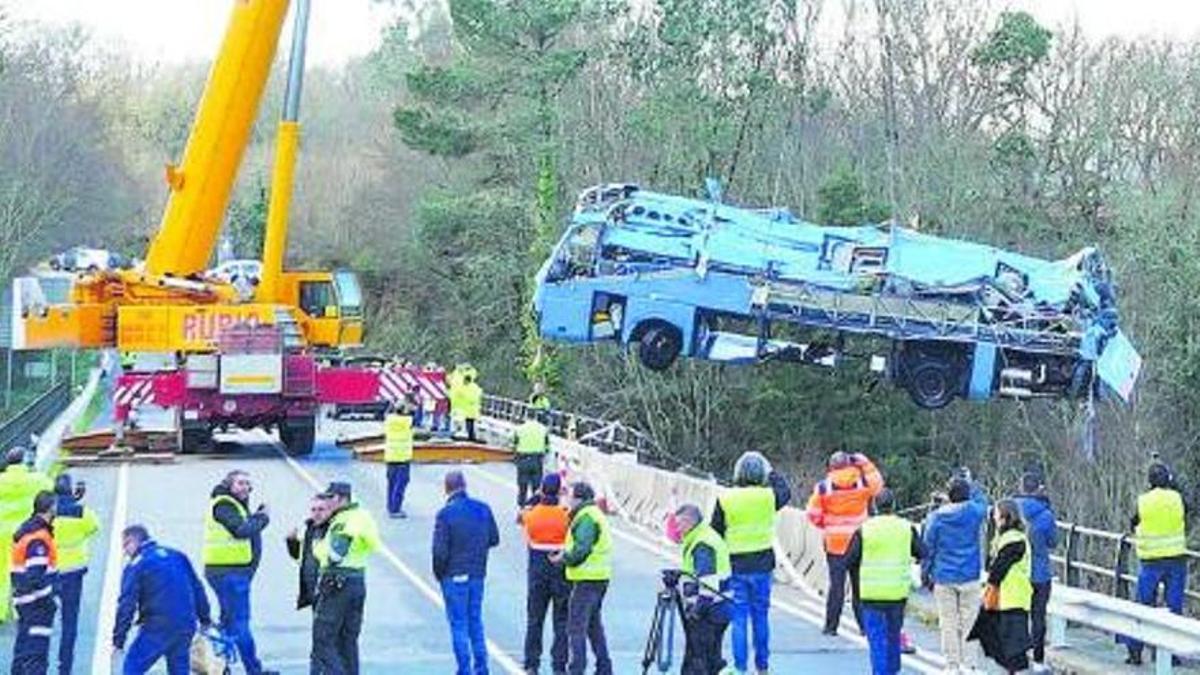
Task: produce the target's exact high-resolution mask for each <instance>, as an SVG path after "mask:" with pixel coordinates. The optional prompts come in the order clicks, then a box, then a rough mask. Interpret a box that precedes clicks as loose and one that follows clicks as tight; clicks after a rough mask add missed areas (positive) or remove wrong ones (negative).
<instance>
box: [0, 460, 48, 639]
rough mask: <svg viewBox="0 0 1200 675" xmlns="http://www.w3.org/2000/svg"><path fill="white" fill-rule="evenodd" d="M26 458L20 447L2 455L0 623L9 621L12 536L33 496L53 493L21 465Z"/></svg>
mask: <svg viewBox="0 0 1200 675" xmlns="http://www.w3.org/2000/svg"><path fill="white" fill-rule="evenodd" d="M26 454H27V453H26V450H25V448H23V447H20V446H17V447H14V448H12V449H10V450H9V451H8V453H7V454H6V455H5V462H6V464H7V468H5V470H4V472H3V473H0V623H4V622H7V621H8V620H9V619H10V618H12V604H11V603H10V602H9V598H10V590H9V584H10V579H9V574H8V566H9V562H10V561H11V558H12V556H11V555H10V554H9V551H10V550H11V548H12V543H13V534H14V533H15V532H16V531H17V528H18V527H20V526H21V523H22V522H24V521H25V519H26V518H28V517H29V513H30V511H31V510H32V509H33V498H34V497H35V496H36V495H37V493H39V492H42V491H52V490H53V489H54V483H52V482H51V481H50V479H49V478H47V477H46V476H45V475H43V474H42V473H40V472H38V471H34V470H32V469H30V468H29V467H28V466H26V465H25V455H26Z"/></svg>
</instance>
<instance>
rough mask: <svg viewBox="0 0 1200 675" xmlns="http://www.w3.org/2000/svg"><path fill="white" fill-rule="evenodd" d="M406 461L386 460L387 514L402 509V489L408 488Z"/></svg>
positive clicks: (398, 511)
mask: <svg viewBox="0 0 1200 675" xmlns="http://www.w3.org/2000/svg"><path fill="white" fill-rule="evenodd" d="M408 474H409V463H408V462H388V465H387V510H388V513H389V514H396V513H400V512H401V511H403V510H404V491H405V490H407V489H408Z"/></svg>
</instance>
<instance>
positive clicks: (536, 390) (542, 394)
mask: <svg viewBox="0 0 1200 675" xmlns="http://www.w3.org/2000/svg"><path fill="white" fill-rule="evenodd" d="M529 407H531V408H533V409H534V410H546V411H548V410H550V397H549V396H548V395H547V394H546V385H544V384H542V383H541V382H535V383H534V384H533V393H532V394H530V395H529Z"/></svg>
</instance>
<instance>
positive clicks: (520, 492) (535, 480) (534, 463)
mask: <svg viewBox="0 0 1200 675" xmlns="http://www.w3.org/2000/svg"><path fill="white" fill-rule="evenodd" d="M542 459H543V457H542V455H540V454H537V455H531V454H526V455H517V459H516V462H517V506H525V504H526V503H528V501H529V499H530V498H531V497H533V495H534V493H536V492H537V491H538V489H540V488H541V486H542Z"/></svg>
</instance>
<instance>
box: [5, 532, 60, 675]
mask: <svg viewBox="0 0 1200 675" xmlns="http://www.w3.org/2000/svg"><path fill="white" fill-rule="evenodd" d="M57 568H58V550H57V549H56V548H55V546H54V532H53V530H52V529H51V528H50V523H49V522H48V521H47V520H46V519H45V518H43V517H42V516H41V515H38V514H34V515H33V516H31V517H30V518H29V520H26V521H25V522H24V523H23V524H22V525H21V527H19V528H17V532H16V534H14V535H13V545H12V560H11V567H10V568H9V573H10V575H11V577H12V601H13V605H14V606H15V607H16V608H17V639H16V641H15V642H14V643H13V662H12V672H13V675H34V674H35V673H36V674H38V675H44V674H45V673H46V671H47V670H48V669H49V667H50V663H49V657H50V636H51V635H52V634H53V633H54V612H55V610H56V608H57V603H55V601H54V583H55V580H56V577H57V571H56V570H57Z"/></svg>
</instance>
